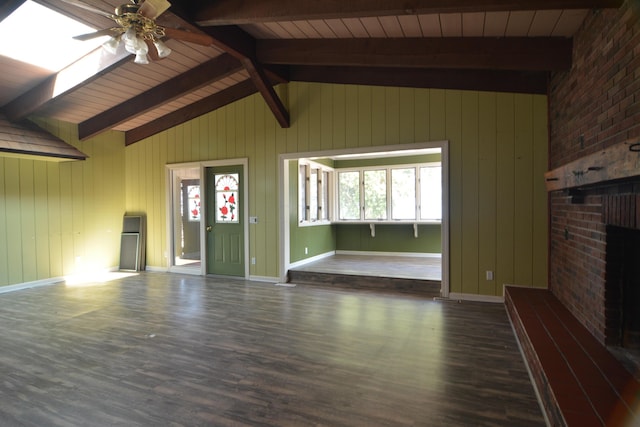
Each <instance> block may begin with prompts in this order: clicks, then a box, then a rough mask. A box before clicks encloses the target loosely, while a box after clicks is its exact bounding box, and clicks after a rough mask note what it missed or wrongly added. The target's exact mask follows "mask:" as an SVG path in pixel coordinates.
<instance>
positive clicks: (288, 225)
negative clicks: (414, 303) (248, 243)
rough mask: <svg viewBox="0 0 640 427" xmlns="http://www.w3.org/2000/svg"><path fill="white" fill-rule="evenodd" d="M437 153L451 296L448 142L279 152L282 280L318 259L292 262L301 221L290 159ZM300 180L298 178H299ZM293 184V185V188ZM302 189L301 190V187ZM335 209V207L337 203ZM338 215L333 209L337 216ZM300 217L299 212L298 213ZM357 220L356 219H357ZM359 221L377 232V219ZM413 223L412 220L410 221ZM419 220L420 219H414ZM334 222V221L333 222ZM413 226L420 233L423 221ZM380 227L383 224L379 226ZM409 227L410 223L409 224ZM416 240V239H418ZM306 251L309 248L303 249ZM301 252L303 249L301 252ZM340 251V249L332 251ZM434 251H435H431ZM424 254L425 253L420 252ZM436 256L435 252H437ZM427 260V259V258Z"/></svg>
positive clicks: (443, 276) (445, 283) (445, 276)
mask: <svg viewBox="0 0 640 427" xmlns="http://www.w3.org/2000/svg"><path fill="white" fill-rule="evenodd" d="M434 152H438V153H439V154H440V163H441V166H440V173H439V175H440V196H439V197H440V208H441V209H440V215H441V219H440V221H439V223H440V227H439V229H440V231H439V232H438V233H439V234H440V239H439V245H438V246H439V252H440V254H439V255H440V258H439V261H440V263H439V264H440V268H439V269H438V270H439V273H440V282H441V287H440V296H442V297H445V298H447V297H448V296H449V149H448V141H434V142H426V143H416V144H403V145H395V146H379V147H366V148H354V149H341V150H328V151H318V152H309V153H291V154H282V155H280V189H281V192H280V194H281V198H280V218H279V220H280V224H281V227H282V230H283V232H282V234H281V240H280V254H281V263H280V280H281V281H283V282H284V281H286V280H287V273H288V271H289V270H290V268H291V267H294V266H295V267H296V268H300V266H301V265H303V264H304V263H305V262H314V261H315V259H313V257H312V258H310V259H308V260H304V261H302V262H300V261H298V260H293V261H292V228H293V227H299V225H298V223H299V220H298V221H296V220H292V219H291V214H290V212H294V211H295V209H296V207H297V205H298V200H297V198H299V196H296V192H295V191H293V190H291V188H294V189H295V187H296V186H297V184H296V182H297V181H296V179H297V178H296V177H295V175H294V173H293V172H291V171H292V170H293V169H292V168H291V167H290V162H295V161H299V160H300V159H311V160H314V159H319V160H318V161H321V162H324V159H332V160H336V159H340V160H343V159H347V160H349V161H351V160H356V161H361V160H364V161H365V162H366V161H369V160H371V159H380V158H382V159H384V158H394V157H406V156H420V155H426V154H431V153H434ZM298 181H299V179H298ZM292 185H293V187H291V186H292ZM333 187H334V188H333V191H334V192H336V193H337V192H338V190H339V189H338V188H337V186H336V185H335V182H334V185H333ZM298 190H299V189H298ZM334 209H335V206H334ZM335 215H336V213H335V211H334V216H335ZM298 216H300V215H298ZM356 222H357V221H356ZM360 222H361V223H362V224H364V225H366V226H369V229H370V233H371V236H372V237H373V236H374V235H377V234H376V228H375V227H376V224H375V222H376V221H366V220H364V221H363V220H360ZM409 222H411V221H409ZM415 222H420V221H415ZM332 224H333V223H332ZM411 225H412V226H413V233H414V236H417V235H418V234H419V233H418V230H419V227H420V224H411ZM380 228H381V227H380ZM407 228H408V229H410V227H409V226H407ZM416 239H417V238H416ZM304 251H305V254H306V248H304ZM298 252H300V251H298ZM330 252H331V251H329V252H326V253H325V254H321V255H319V256H317V258H318V259H321V258H322V257H324V256H325V255H327V254H329V255H330ZM333 252H336V253H337V252H338V251H335V250H334V251H333ZM432 252H434V251H432ZM420 255H422V254H420ZM430 255H431V254H424V256H430ZM434 255H435V254H434ZM425 259H426V258H425Z"/></svg>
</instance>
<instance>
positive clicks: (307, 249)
mask: <svg viewBox="0 0 640 427" xmlns="http://www.w3.org/2000/svg"><path fill="white" fill-rule="evenodd" d="M304 254H305V255H309V248H307V247H305V248H304Z"/></svg>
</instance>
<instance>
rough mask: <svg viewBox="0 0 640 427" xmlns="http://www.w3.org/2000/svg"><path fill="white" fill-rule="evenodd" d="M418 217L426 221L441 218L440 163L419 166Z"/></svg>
mask: <svg viewBox="0 0 640 427" xmlns="http://www.w3.org/2000/svg"><path fill="white" fill-rule="evenodd" d="M420 200H421V201H422V209H421V210H420V219H421V220H426V221H429V220H431V221H433V220H441V219H442V167H441V166H440V165H433V166H426V167H421V168H420Z"/></svg>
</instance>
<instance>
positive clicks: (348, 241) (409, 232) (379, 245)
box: [334, 224, 442, 254]
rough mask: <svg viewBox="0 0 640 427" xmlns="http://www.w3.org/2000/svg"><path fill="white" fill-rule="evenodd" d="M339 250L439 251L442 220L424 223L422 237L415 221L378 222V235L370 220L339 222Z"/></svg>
mask: <svg viewBox="0 0 640 427" xmlns="http://www.w3.org/2000/svg"><path fill="white" fill-rule="evenodd" d="M334 227H335V229H336V250H341V251H371V252H415V253H433V254H439V253H440V252H441V249H440V248H441V247H442V239H441V226H440V224H421V225H419V226H418V237H417V238H416V237H415V236H414V234H413V225H412V224H388V225H387V224H384V225H380V224H376V227H375V230H376V233H375V237H371V229H370V228H369V225H367V224H336V225H334Z"/></svg>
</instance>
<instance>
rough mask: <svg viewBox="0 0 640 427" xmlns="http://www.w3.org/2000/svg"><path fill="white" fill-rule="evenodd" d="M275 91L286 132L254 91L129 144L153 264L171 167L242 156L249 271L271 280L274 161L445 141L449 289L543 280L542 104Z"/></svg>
mask: <svg viewBox="0 0 640 427" xmlns="http://www.w3.org/2000/svg"><path fill="white" fill-rule="evenodd" d="M278 91H279V92H280V93H281V95H283V96H284V97H285V98H288V106H289V111H290V114H291V123H292V124H291V127H290V128H289V129H281V128H280V127H279V126H278V125H277V123H276V121H275V119H274V118H273V116H272V115H271V113H270V112H269V110H268V109H267V108H266V107H265V104H264V101H263V100H262V98H261V97H260V96H258V95H255V96H252V97H249V98H246V99H244V100H241V101H238V102H236V103H234V104H232V105H229V106H227V107H225V108H222V109H220V110H217V111H214V112H212V113H209V114H207V115H205V116H202V117H200V118H198V119H194V120H192V121H190V122H187V123H185V124H183V125H180V126H177V127H175V128H172V129H170V130H168V131H165V132H163V133H160V134H158V135H155V136H153V137H151V138H148V139H146V140H144V141H141V142H139V143H137V144H134V145H131V146H129V147H127V148H126V156H125V158H126V174H125V176H126V179H125V188H126V210H127V211H136V212H144V213H146V214H147V217H148V234H147V235H148V243H147V246H148V250H147V263H148V265H150V266H158V267H166V266H167V259H166V257H165V255H166V253H165V252H166V248H167V242H166V200H165V192H166V190H165V171H164V166H165V164H167V163H181V162H191V161H202V160H215V159H228V158H241V157H247V158H248V159H249V171H248V172H249V193H250V194H249V203H250V206H249V214H250V215H251V216H257V217H258V218H259V223H258V224H256V225H252V226H251V227H250V248H249V250H250V256H251V257H255V258H256V264H255V265H252V266H251V271H250V273H251V275H253V276H260V277H278V276H279V272H278V265H279V262H278V248H279V240H278V239H279V225H278V205H277V200H278V191H279V189H278V188H277V185H278V172H277V171H278V156H279V154H281V153H296V152H308V151H320V150H334V149H342V148H354V147H375V146H380V145H392V144H409V143H414V142H425V141H435V140H444V139H446V140H449V141H450V217H451V222H450V254H451V258H450V259H451V266H450V267H451V271H450V281H451V283H450V290H451V292H460V293H469V294H480V295H501V294H502V285H503V284H504V283H510V284H518V285H531V286H541V287H545V286H546V285H547V194H546V191H545V188H544V180H543V174H544V172H545V171H546V170H547V148H548V136H547V101H546V97H544V96H540V95H521V94H505V93H488V92H473V91H455V90H434V89H408V88H383V87H368V86H349V85H329V84H307V83H290V84H288V85H287V86H281V87H278ZM486 270H492V271H494V272H495V280H493V281H486V280H485V271H486Z"/></svg>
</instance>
